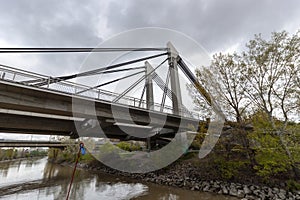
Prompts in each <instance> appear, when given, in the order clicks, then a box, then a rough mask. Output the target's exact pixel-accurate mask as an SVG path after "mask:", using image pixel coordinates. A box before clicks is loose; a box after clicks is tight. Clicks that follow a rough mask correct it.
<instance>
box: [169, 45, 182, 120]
mask: <svg viewBox="0 0 300 200" xmlns="http://www.w3.org/2000/svg"><path fill="white" fill-rule="evenodd" d="M167 48H168V53H169V54H168V55H169V58H168V61H169V67H170V81H171V90H172V107H173V114H176V115H181V110H182V109H181V107H182V97H181V90H180V82H179V76H178V67H177V57H178V55H179V54H178V52H177V50H176V49H175V47H174V46H173V45H172V43H171V42H168V43H167Z"/></svg>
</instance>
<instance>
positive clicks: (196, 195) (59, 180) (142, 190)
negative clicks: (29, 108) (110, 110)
mask: <svg viewBox="0 0 300 200" xmlns="http://www.w3.org/2000/svg"><path fill="white" fill-rule="evenodd" d="M71 174H72V168H70V167H67V166H62V165H57V164H52V163H49V162H47V159H46V158H43V159H32V160H18V161H8V162H0V199H7V200H11V199H30V200H34V199H57V200H58V199H65V197H66V194H67V190H68V185H69V181H70V178H71ZM70 199H105V200H115V199H137V200H139V199H146V200H148V199H149V200H150V199H159V200H173V199H174V200H178V199H207V200H212V199H213V200H223V199H233V198H230V197H224V196H219V195H212V194H207V193H200V192H192V191H188V190H181V189H177V188H172V187H166V186H159V185H154V184H149V183H138V182H136V181H134V180H132V179H127V178H124V177H116V176H112V175H107V174H103V173H94V172H93V173H91V172H87V171H83V170H78V171H76V174H75V179H74V182H73V187H72V191H71V194H70Z"/></svg>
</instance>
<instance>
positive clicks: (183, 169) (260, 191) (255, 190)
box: [60, 162, 300, 200]
mask: <svg viewBox="0 0 300 200" xmlns="http://www.w3.org/2000/svg"><path fill="white" fill-rule="evenodd" d="M60 164H61V165H67V166H70V167H74V165H73V164H72V163H67V162H62V163H60ZM77 167H78V168H79V169H82V170H89V171H95V172H101V173H106V174H112V175H117V176H123V177H129V178H132V179H135V180H142V181H145V182H150V183H155V184H158V185H166V186H172V187H177V188H183V189H187V190H192V191H202V192H210V193H216V194H221V195H230V196H232V197H237V198H239V199H244V200H246V199H253V200H256V199H277V200H278V199H279V200H280V199H282V200H286V199H291V200H294V199H296V200H298V199H299V200H300V191H293V192H291V191H287V190H285V189H282V188H279V187H268V186H264V185H256V184H241V183H234V182H227V181H220V180H201V179H200V178H199V177H198V176H197V171H195V170H197V169H196V168H195V167H193V166H192V165H190V164H188V163H176V164H173V165H171V166H169V167H167V169H162V170H159V171H156V172H150V173H145V174H131V173H127V172H121V171H118V170H115V169H112V168H109V167H107V166H105V165H103V164H99V163H98V162H97V163H90V164H85V163H79V164H78V166H77Z"/></svg>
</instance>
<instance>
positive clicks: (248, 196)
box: [245, 195, 257, 200]
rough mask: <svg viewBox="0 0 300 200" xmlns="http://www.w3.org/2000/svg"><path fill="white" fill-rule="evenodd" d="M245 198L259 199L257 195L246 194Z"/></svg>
mask: <svg viewBox="0 0 300 200" xmlns="http://www.w3.org/2000/svg"><path fill="white" fill-rule="evenodd" d="M245 198H246V199H247V200H256V199H257V198H256V197H255V196H253V195H246V196H245Z"/></svg>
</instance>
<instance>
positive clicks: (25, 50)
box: [0, 47, 167, 53]
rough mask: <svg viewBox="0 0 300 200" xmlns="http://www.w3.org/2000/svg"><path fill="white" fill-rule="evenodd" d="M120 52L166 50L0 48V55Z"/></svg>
mask: <svg viewBox="0 0 300 200" xmlns="http://www.w3.org/2000/svg"><path fill="white" fill-rule="evenodd" d="M122 51H167V48H160V47H159V48H121V47H117V48H98V47H96V48H78V47H74V48H0V53H90V52H122Z"/></svg>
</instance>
